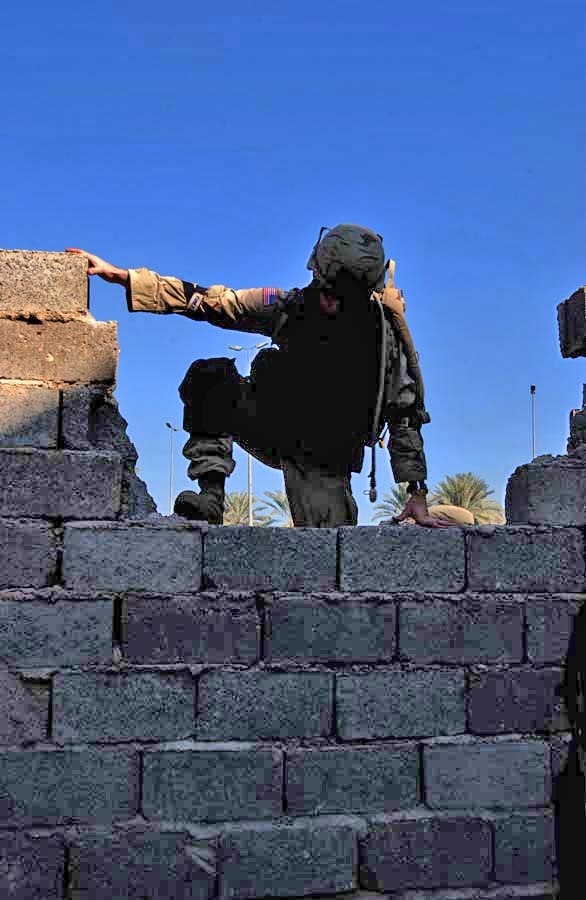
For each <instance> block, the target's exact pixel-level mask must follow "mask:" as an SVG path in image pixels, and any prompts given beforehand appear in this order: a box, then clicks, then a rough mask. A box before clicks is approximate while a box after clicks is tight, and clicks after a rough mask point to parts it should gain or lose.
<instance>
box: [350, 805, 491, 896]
mask: <svg viewBox="0 0 586 900" xmlns="http://www.w3.org/2000/svg"><path fill="white" fill-rule="evenodd" d="M491 841H492V835H491V829H490V826H489V824H488V823H487V822H483V821H481V820H479V819H473V818H471V817H461V818H456V817H451V816H450V817H446V816H442V817H433V816H430V815H429V814H428V813H427V814H426V813H419V814H417V813H416V814H411V815H406V816H401V815H397V816H389V817H382V816H381V817H377V818H376V819H374V820H373V821H372V822H371V823H370V826H369V829H368V834H367V835H366V837H365V838H364V840H363V841H362V842H361V844H362V857H361V858H362V864H361V867H360V882H361V885H362V886H364V887H367V888H371V889H373V890H377V891H401V890H406V889H409V888H428V889H430V888H444V889H445V888H447V887H460V886H466V885H481V884H486V883H487V882H488V881H489V879H490V873H491V864H492V853H491ZM393 896H394V894H393Z"/></svg>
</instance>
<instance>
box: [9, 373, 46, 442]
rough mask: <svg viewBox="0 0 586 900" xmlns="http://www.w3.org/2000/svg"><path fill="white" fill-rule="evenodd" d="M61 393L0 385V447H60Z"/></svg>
mask: <svg viewBox="0 0 586 900" xmlns="http://www.w3.org/2000/svg"><path fill="white" fill-rule="evenodd" d="M58 433H59V391H58V390H57V389H56V388H46V387H41V386H40V385H31V384H12V383H6V382H0V447H39V448H42V449H54V448H55V447H57V436H58Z"/></svg>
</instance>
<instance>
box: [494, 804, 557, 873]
mask: <svg viewBox="0 0 586 900" xmlns="http://www.w3.org/2000/svg"><path fill="white" fill-rule="evenodd" d="M493 827H494V874H495V878H496V880H497V881H500V882H501V883H505V884H531V883H535V882H540V881H551V880H552V879H553V876H554V861H555V833H554V819H553V815H552V814H551V813H543V812H538V813H529V812H527V813H524V814H523V815H512V816H503V817H502V818H501V817H499V818H498V819H497V820H496V821H495V822H494V823H493Z"/></svg>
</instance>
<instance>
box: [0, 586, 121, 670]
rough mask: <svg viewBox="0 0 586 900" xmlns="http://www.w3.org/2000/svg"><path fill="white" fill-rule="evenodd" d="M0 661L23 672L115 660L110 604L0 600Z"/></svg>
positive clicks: (109, 601)
mask: <svg viewBox="0 0 586 900" xmlns="http://www.w3.org/2000/svg"><path fill="white" fill-rule="evenodd" d="M0 659H3V660H4V661H5V662H7V663H10V664H12V665H17V666H19V667H20V668H28V667H34V666H80V665H96V664H97V663H108V662H109V661H110V660H111V659H112V601H111V600H93V601H92V602H87V603H82V602H66V601H61V602H58V603H47V602H46V601H44V602H43V601H34V600H32V601H26V602H23V601H20V600H9V599H0Z"/></svg>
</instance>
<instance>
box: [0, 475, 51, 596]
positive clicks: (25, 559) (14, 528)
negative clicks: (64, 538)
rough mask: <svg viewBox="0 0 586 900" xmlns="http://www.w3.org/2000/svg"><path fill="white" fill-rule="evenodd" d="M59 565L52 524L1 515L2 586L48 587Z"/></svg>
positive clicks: (0, 585) (0, 568)
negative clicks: (49, 525)
mask: <svg viewBox="0 0 586 900" xmlns="http://www.w3.org/2000/svg"><path fill="white" fill-rule="evenodd" d="M0 478H1V476H0ZM56 567H57V546H56V543H55V537H54V534H53V531H52V530H51V529H50V528H48V527H47V526H46V525H41V524H39V523H37V522H21V521H17V520H12V521H10V520H7V519H4V520H1V519H0V589H2V590H3V589H4V588H17V587H20V588H40V587H46V586H47V585H48V584H50V582H51V580H52V578H53V576H54V574H55V570H56Z"/></svg>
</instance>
